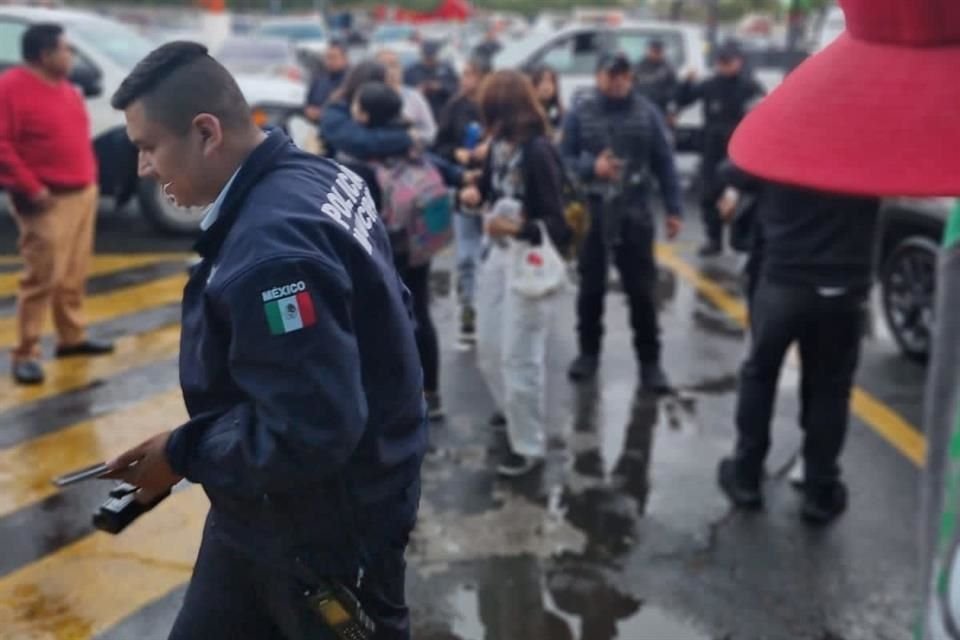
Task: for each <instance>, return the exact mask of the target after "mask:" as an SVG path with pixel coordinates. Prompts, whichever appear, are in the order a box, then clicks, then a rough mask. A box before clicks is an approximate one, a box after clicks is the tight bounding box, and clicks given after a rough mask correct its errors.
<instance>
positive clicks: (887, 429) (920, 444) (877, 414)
mask: <svg viewBox="0 0 960 640" xmlns="http://www.w3.org/2000/svg"><path fill="white" fill-rule="evenodd" d="M657 260H658V261H659V262H660V263H661V264H663V265H664V266H666V267H667V268H669V269H670V270H671V271H673V272H674V273H676V274H677V275H678V276H680V277H681V278H683V279H684V280H686V281H687V282H688V283H689V284H690V285H692V286H693V287H694V288H695V289H697V290H698V291H699V292H700V293H701V294H702V295H703V296H704V297H705V298H707V299H708V300H709V301H710V302H711V303H712V304H714V305H715V306H716V307H717V308H718V309H720V310H721V311H723V312H724V313H725V314H727V315H728V316H730V317H731V318H732V319H733V320H735V321H736V322H737V323H738V324H740V326H743V327H746V325H747V309H746V306H745V305H744V304H743V302H741V301H740V300H738V299H737V298H735V297H734V296H732V295H731V294H730V293H728V292H727V291H726V290H725V289H724V288H723V287H721V286H720V285H718V284H717V283H716V282H714V281H713V280H710V279H709V278H708V277H706V276H705V275H703V274H702V273H700V271H698V270H697V269H696V268H694V267H693V266H691V265H690V264H688V263H687V262H685V261H684V260H683V259H682V258H680V257H679V256H678V255H677V253H676V251H674V250H673V249H672V248H671V247H668V246H665V245H658V246H657ZM850 408H851V410H852V411H853V414H854V415H855V416H857V418H859V419H860V420H861V421H862V422H864V423H865V424H866V425H867V426H868V427H870V428H871V429H873V430H874V431H875V432H876V433H877V434H878V435H879V436H880V437H881V438H883V439H884V440H886V441H887V442H888V443H889V444H890V445H891V446H893V448H894V449H896V450H897V451H899V452H900V453H901V454H902V455H903V456H904V457H906V458H907V459H908V460H910V462H912V463H913V464H915V465H916V466H918V467H921V468H922V467H923V465H924V464H925V462H924V461H925V460H926V450H927V443H926V439H925V438H924V437H923V434H922V433H920V431H919V430H917V429H916V428H915V427H913V426H911V425H910V423H909V422H907V421H906V420H905V419H904V418H903V417H902V416H900V415H899V414H898V413H897V412H896V411H894V410H893V409H891V408H890V407H888V406H887V405H885V404H884V403H883V402H881V401H880V400H879V399H877V398H876V397H875V396H873V395H872V394H870V393H869V392H868V391H866V390H864V389H862V388H860V387H854V389H853V395H852V396H851V398H850Z"/></svg>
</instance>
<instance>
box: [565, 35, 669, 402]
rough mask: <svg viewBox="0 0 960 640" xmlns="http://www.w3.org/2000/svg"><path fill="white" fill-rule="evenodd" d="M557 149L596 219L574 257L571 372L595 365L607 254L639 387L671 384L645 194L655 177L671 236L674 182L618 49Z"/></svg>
mask: <svg viewBox="0 0 960 640" xmlns="http://www.w3.org/2000/svg"><path fill="white" fill-rule="evenodd" d="M562 153H563V156H564V160H565V161H566V163H567V164H568V165H569V166H570V167H571V169H572V170H573V171H574V172H576V174H577V176H578V177H579V179H580V180H581V181H582V182H583V184H584V185H585V188H586V191H587V193H588V195H589V204H590V211H591V214H592V221H593V222H592V225H591V229H590V232H589V234H588V235H587V239H586V241H585V242H584V246H583V248H582V251H581V255H580V277H581V280H580V291H579V296H578V298H577V318H578V325H577V332H578V334H579V346H580V354H579V356H578V357H577V359H576V360H575V361H574V362H573V364H572V365H571V366H570V377H571V379H573V380H585V379H589V378H592V377H593V376H594V375H595V374H596V372H597V369H598V368H599V364H600V346H601V341H602V339H603V307H604V296H605V295H606V291H607V271H608V262H609V261H610V260H612V261H613V262H614V264H616V266H617V269H618V270H619V271H620V279H621V281H622V283H623V288H624V290H625V292H626V294H627V297H628V299H629V303H630V322H631V324H632V326H633V340H634V347H635V349H636V353H637V358H638V360H639V363H640V380H641V386H642V388H644V389H645V390H649V391H653V392H658V393H660V392H665V391H668V390H669V388H670V383H669V381H668V379H667V376H666V374H665V373H664V371H663V369H662V368H661V366H660V337H659V333H660V330H659V326H658V324H657V308H656V301H655V299H654V291H655V286H656V273H657V268H656V263H655V262H654V257H653V243H654V238H655V236H656V233H655V224H654V216H653V212H652V211H651V210H650V207H649V206H648V200H649V197H650V195H651V192H652V191H653V190H654V186H653V179H654V178H655V179H656V181H657V182H658V183H659V185H660V192H661V193H662V194H663V198H664V201H665V203H666V228H667V237H669V238H670V239H673V238H674V237H676V236H677V234H679V233H680V230H681V228H682V226H683V225H682V222H681V219H680V214H681V202H680V186H679V183H678V181H677V172H676V166H675V164H674V159H673V152H672V149H671V146H670V140H669V134H668V132H667V128H666V125H665V123H664V120H663V116H662V115H661V114H660V110H659V109H657V107H656V106H654V105H653V103H651V102H650V101H649V100H647V99H646V98H644V97H642V96H641V95H639V94H638V93H637V92H636V91H635V88H634V77H633V70H632V69H631V65H630V61H629V59H628V58H627V57H626V56H625V55H624V54H622V53H615V54H607V55H605V56H603V57H602V58H601V60H600V63H599V65H598V68H597V88H596V90H595V91H593V92H592V93H590V94H589V95H587V96H586V97H585V98H584V99H582V100H581V101H580V102H579V103H578V104H576V105H575V107H574V109H573V110H572V111H571V113H570V114H569V116H568V117H567V120H566V125H565V127H564V132H563V143H562Z"/></svg>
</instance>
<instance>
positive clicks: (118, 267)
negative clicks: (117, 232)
mask: <svg viewBox="0 0 960 640" xmlns="http://www.w3.org/2000/svg"><path fill="white" fill-rule="evenodd" d="M188 255H189V254H186V253H169V254H166V253H159V254H155V253H131V254H123V255H99V256H94V258H93V262H92V264H91V265H90V277H91V278H94V277H96V276H103V275H107V274H110V273H117V272H119V271H125V270H127V269H136V268H137V267H144V266H146V265H148V264H156V263H158V262H172V261H177V260H184V261H185V260H186V259H187V256H188ZM19 282H20V274H19V273H3V274H0V296H10V295H14V294H15V293H16V292H17V287H18V285H19Z"/></svg>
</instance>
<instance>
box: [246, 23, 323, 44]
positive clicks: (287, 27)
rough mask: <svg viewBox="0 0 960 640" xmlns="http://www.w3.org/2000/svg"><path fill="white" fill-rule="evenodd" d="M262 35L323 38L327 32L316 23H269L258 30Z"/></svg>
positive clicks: (306, 38) (301, 38)
mask: <svg viewBox="0 0 960 640" xmlns="http://www.w3.org/2000/svg"><path fill="white" fill-rule="evenodd" d="M257 33H259V34H260V35H264V36H275V37H278V38H286V39H288V40H297V41H299V40H323V39H324V38H325V37H326V33H325V32H324V31H323V28H322V27H319V26H317V25H315V24H268V25H264V26H263V27H261V28H260V30H259V31H257Z"/></svg>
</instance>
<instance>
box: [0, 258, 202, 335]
mask: <svg viewBox="0 0 960 640" xmlns="http://www.w3.org/2000/svg"><path fill="white" fill-rule="evenodd" d="M186 282H187V277H186V274H185V273H184V274H183V275H175V276H168V277H166V278H161V279H160V280H154V281H152V282H148V283H145V284H140V285H136V286H133V287H124V288H122V289H116V290H114V291H111V292H109V293H103V294H100V295H96V296H90V297H89V298H87V300H86V304H85V311H86V317H87V322H88V323H90V324H93V323H96V322H104V321H106V320H110V319H113V318H116V317H117V316H122V315H127V314H131V313H137V312H139V311H145V310H147V309H152V308H155V307H160V306H163V305H165V304H171V303H174V302H180V300H181V298H182V294H183V286H184V285H185V284H186ZM49 325H50V319H49V318H47V329H48V330H49ZM16 335H17V327H16V318H14V317H6V318H0V345H5V346H11V345H13V344H14V342H15V341H16Z"/></svg>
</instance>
